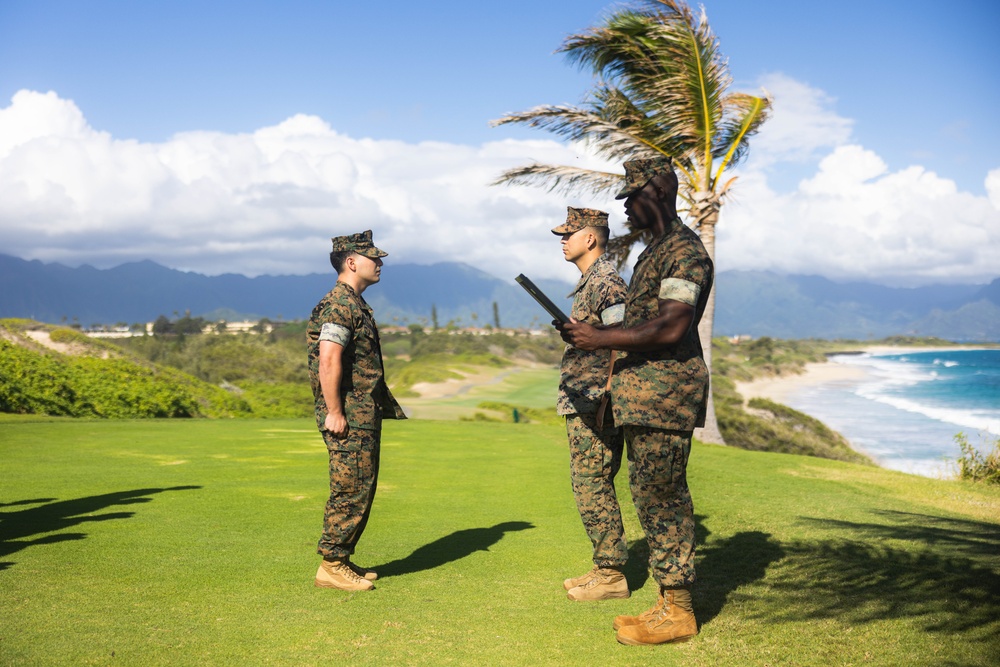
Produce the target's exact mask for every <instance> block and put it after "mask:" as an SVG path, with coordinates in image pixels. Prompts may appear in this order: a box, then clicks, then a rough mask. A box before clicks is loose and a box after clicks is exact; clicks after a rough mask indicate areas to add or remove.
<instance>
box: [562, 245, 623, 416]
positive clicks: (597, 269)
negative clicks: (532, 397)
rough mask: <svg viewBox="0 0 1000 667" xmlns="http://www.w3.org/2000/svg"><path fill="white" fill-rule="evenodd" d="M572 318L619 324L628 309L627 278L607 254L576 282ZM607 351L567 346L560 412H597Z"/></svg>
mask: <svg viewBox="0 0 1000 667" xmlns="http://www.w3.org/2000/svg"><path fill="white" fill-rule="evenodd" d="M569 296H571V297H573V310H572V311H571V315H570V316H571V317H572V318H573V319H575V320H576V321H578V322H586V323H588V324H617V323H619V322H621V321H622V316H623V313H624V310H625V307H624V303H625V281H624V280H622V279H621V276H619V275H618V273H617V272H616V271H615V267H614V266H612V264H611V262H609V261H608V260H607V259H605V258H604V257H598V258H597V261H595V262H594V263H593V264H591V265H590V268H589V269H587V270H586V271H585V272H584V274H583V275H582V276H580V282H578V283H577V284H576V289H574V290H573V293H572V294H570V295H569ZM610 354H611V353H610V352H609V351H608V350H594V351H592V352H588V351H586V350H581V349H579V348H575V347H573V346H572V345H567V346H566V349H565V350H564V351H563V357H562V365H561V372H560V379H559V400H558V401H557V403H556V410H557V411H558V413H559V414H561V415H570V414H574V413H593V412H597V406H598V405H599V404H600V402H601V396H603V395H604V386H605V385H606V384H607V381H608V359H609V358H610Z"/></svg>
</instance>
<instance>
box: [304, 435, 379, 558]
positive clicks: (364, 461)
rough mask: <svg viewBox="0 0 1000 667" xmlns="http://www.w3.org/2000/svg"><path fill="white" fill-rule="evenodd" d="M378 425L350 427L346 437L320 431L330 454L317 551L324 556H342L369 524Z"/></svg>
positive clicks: (376, 468) (347, 553) (377, 459)
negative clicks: (321, 528)
mask: <svg viewBox="0 0 1000 667" xmlns="http://www.w3.org/2000/svg"><path fill="white" fill-rule="evenodd" d="M381 426H382V425H381V424H376V428H375V430H368V429H361V428H351V429H350V430H349V431H348V433H347V437H346V438H343V439H337V438H335V437H334V436H333V435H332V434H331V433H330V432H329V431H322V433H323V441H324V442H326V449H327V452H329V454H330V499H329V500H327V502H326V513H325V514H324V516H323V535H322V537H320V539H319V547H318V548H317V551H318V552H319V554H320V555H322V556H323V557H324V558H344V557H346V556H350V555H351V554H353V553H354V547H355V546H356V545H357V543H358V540H359V539H361V534H362V533H363V532H364V530H365V526H366V525H367V524H368V515H369V514H370V513H371V509H372V501H373V500H374V499H375V487H376V485H377V482H378V464H379V450H380V441H381V432H382V428H381Z"/></svg>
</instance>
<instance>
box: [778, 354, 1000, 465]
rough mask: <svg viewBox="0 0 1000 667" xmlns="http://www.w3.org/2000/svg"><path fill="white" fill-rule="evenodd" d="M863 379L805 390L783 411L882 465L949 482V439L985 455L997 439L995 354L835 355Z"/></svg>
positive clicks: (952, 446)
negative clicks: (821, 426)
mask: <svg viewBox="0 0 1000 667" xmlns="http://www.w3.org/2000/svg"><path fill="white" fill-rule="evenodd" d="M830 361H831V362H832V363H839V364H845V365H850V366H855V367H858V368H861V369H863V370H864V371H865V373H864V378H863V379H858V380H850V381H837V382H831V383H828V384H823V385H818V386H812V387H807V388H804V389H803V390H801V391H800V392H799V393H796V394H793V395H792V396H790V397H789V398H788V399H787V401H786V402H787V403H788V405H790V406H792V407H793V408H795V409H797V410H801V411H802V412H805V413H806V414H809V415H812V416H814V417H816V418H817V419H819V420H821V421H823V422H825V423H826V424H828V425H829V426H830V427H831V428H834V429H836V430H837V431H839V432H840V433H842V434H843V435H844V436H845V437H846V438H847V439H848V440H850V441H851V443H852V445H854V446H855V447H856V448H857V449H859V450H861V451H863V452H865V453H866V454H868V455H869V456H871V457H872V458H874V459H875V460H876V461H878V462H879V464H880V465H882V466H884V467H887V468H891V469H894V470H902V471H905V472H912V473H916V474H920V475H926V476H930V477H944V476H949V475H951V474H952V473H953V472H954V470H955V466H954V463H953V462H954V460H955V459H956V458H957V457H958V456H960V454H961V452H960V451H959V449H958V445H957V444H956V443H955V435H956V434H958V433H960V432H961V433H965V435H966V436H967V437H968V439H969V442H971V443H972V444H974V445H976V446H977V447H979V449H980V450H984V449H986V448H987V447H992V443H993V442H994V441H995V440H996V439H997V438H998V437H1000V350H961V349H945V350H935V351H931V352H907V353H903V354H899V353H896V354H886V355H871V354H863V355H839V356H835V357H831V359H830Z"/></svg>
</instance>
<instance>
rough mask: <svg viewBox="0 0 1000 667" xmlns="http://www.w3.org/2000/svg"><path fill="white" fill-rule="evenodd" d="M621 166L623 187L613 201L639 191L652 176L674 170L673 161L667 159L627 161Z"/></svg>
mask: <svg viewBox="0 0 1000 667" xmlns="http://www.w3.org/2000/svg"><path fill="white" fill-rule="evenodd" d="M623 166H624V167H625V185H624V186H623V187H622V189H621V190H620V191H619V192H618V194H617V195H615V199H625V198H626V197H628V196H629V195H630V194H632V193H633V192H635V191H637V190H641V189H642V188H643V187H644V186H645V185H646V183H649V179H651V178H653V176H656V175H657V174H666V173H669V172H673V170H674V166H673V161H672V160H671V159H670V158H668V157H654V158H642V159H638V160H629V161H628V162H626V163H625V164H624V165H623Z"/></svg>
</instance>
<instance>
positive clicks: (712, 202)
mask: <svg viewBox="0 0 1000 667" xmlns="http://www.w3.org/2000/svg"><path fill="white" fill-rule="evenodd" d="M559 51H560V52H562V53H565V54H566V55H567V56H568V57H569V58H570V60H571V61H573V62H575V63H576V64H577V65H579V66H581V67H590V68H592V69H593V71H594V74H595V76H596V77H597V83H596V84H595V86H594V88H593V90H592V91H591V92H590V93H589V96H588V98H587V99H586V100H585V101H584V104H583V105H582V106H579V107H576V106H553V105H546V106H540V107H535V108H533V109H529V110H528V111H524V112H520V113H513V114H508V115H506V116H504V117H503V118H500V119H498V120H496V121H494V123H493V124H494V125H505V124H508V123H518V124H522V125H527V126H529V127H536V128H541V129H543V130H547V131H550V132H553V133H555V134H557V135H559V136H560V137H563V138H565V139H568V140H571V141H580V142H584V143H586V144H588V145H589V146H590V147H592V148H593V150H595V151H596V152H597V154H598V155H600V156H601V157H604V158H607V159H608V160H611V161H615V162H621V161H625V160H629V159H634V158H642V157H653V156H657V155H667V156H670V157H671V158H673V161H674V166H675V169H676V171H677V177H678V180H679V182H680V192H679V197H680V202H679V204H680V207H679V209H680V210H681V211H683V212H686V213H687V217H688V221H689V224H690V225H691V226H692V227H693V228H694V229H695V230H697V232H698V234H699V235H700V236H701V240H702V242H703V243H704V244H705V249H706V250H707V251H708V253H709V256H710V257H711V258H712V260H713V261H714V260H715V225H716V223H717V222H718V220H719V210H720V209H721V207H722V204H723V203H724V200H725V197H726V195H727V194H728V193H729V190H730V188H731V187H732V185H733V182H734V181H735V180H736V178H735V177H732V178H728V179H724V175H725V174H726V171H727V170H728V169H730V168H732V167H733V166H734V165H736V164H737V163H738V162H739V161H740V159H741V158H742V157H744V156H745V155H746V152H747V148H748V138H749V137H750V136H751V135H753V134H754V133H756V132H757V130H758V129H760V126H761V124H762V123H763V122H764V121H765V120H766V119H767V116H768V112H769V110H770V106H771V101H770V99H769V97H768V96H767V95H766V93H765V94H764V95H763V96H761V97H756V96H753V95H747V94H745V93H738V92H728V88H729V86H730V84H731V83H732V78H731V77H730V75H729V70H728V64H727V61H726V60H725V59H724V58H723V57H722V55H721V53H720V52H719V42H718V39H717V38H716V36H715V35H714V34H713V33H712V30H711V27H710V26H709V24H708V19H707V17H706V16H705V12H704V10H702V12H701V14H700V15H699V16H695V15H694V13H693V12H692V11H691V9H690V8H689V7H688V6H687V5H686V4H684V3H683V2H682V0H645V1H644V2H643V3H642V4H641V5H640V6H637V7H628V8H623V9H618V10H616V11H614V12H613V13H612V14H610V15H609V16H608V18H607V19H606V20H605V21H604V23H603V24H602V25H599V26H596V27H593V28H589V29H588V30H587V31H585V32H583V33H581V34H578V35H571V36H569V37H567V38H566V40H565V41H564V42H563V44H562V46H561V47H560V49H559ZM623 178H624V176H622V175H621V174H617V173H611V172H605V171H596V170H589V169H583V168H580V167H568V166H559V165H546V164H538V163H534V164H529V165H526V166H523V167H518V168H515V169H511V170H509V171H506V172H504V173H503V174H502V175H501V176H500V177H499V178H498V179H497V180H496V182H495V183H494V184H497V185H498V184H507V185H541V186H545V187H548V188H549V190H550V191H560V192H564V193H567V194H568V193H575V192H581V191H589V192H592V193H594V194H601V193H610V192H612V191H615V190H618V189H620V188H621V184H622V180H623ZM639 240H643V241H645V242H649V241H650V240H651V239H649V238H643V236H642V233H641V232H636V231H634V230H631V229H629V230H628V232H627V233H626V234H625V235H623V236H619V237H616V238H614V239H612V241H611V243H610V245H609V254H610V255H611V257H612V258H613V259H614V261H615V262H616V263H617V265H618V267H619V268H621V267H622V265H623V264H624V262H625V261H626V259H627V258H628V255H629V251H630V250H631V249H632V246H633V245H634V244H635V243H636V242H637V241H639ZM714 319H715V291H714V290H713V291H712V294H711V296H710V298H709V302H708V306H707V307H706V309H705V314H704V316H703V317H702V320H701V324H700V326H699V334H700V336H701V339H702V341H705V361H706V363H707V364H708V365H709V368H711V364H712V346H711V340H712V328H713V325H714ZM708 410H709V413H708V419H707V421H706V426H705V429H704V430H703V431H702V432H701V433H699V437H700V438H701V439H702V440H705V441H708V442H722V435H721V433H719V429H718V424H717V422H716V418H715V405H714V402H713V400H712V398H711V394H710V395H709V403H708Z"/></svg>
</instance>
